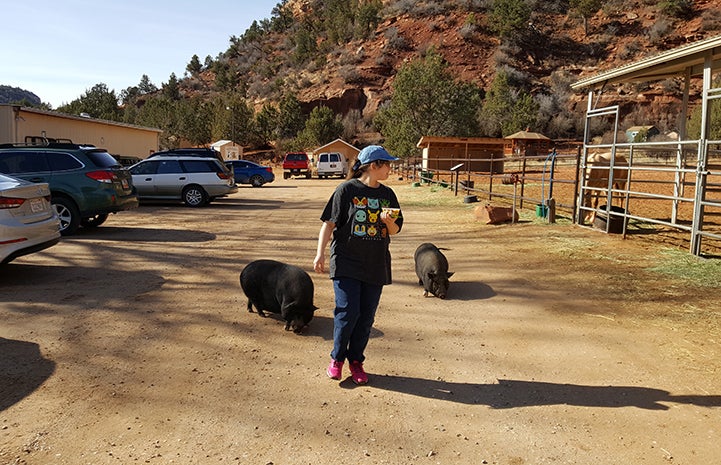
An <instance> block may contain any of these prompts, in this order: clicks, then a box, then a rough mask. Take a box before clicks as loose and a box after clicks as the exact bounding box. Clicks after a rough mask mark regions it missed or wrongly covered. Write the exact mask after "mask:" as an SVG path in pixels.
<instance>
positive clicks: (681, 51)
mask: <svg viewBox="0 0 721 465" xmlns="http://www.w3.org/2000/svg"><path fill="white" fill-rule="evenodd" d="M709 53H710V54H711V68H712V70H717V69H721V36H716V37H711V38H709V39H706V40H701V41H699V42H694V43H692V44H688V45H684V46H682V47H678V48H675V49H673V50H668V51H666V52H662V53H660V54H658V55H654V56H652V57H648V58H645V59H643V60H640V61H637V62H634V63H630V64H627V65H624V66H621V67H619V68H615V69H612V70H609V71H605V72H603V73H599V74H596V75H595V76H591V77H587V78H584V79H581V80H579V81H577V82H575V83H573V84H571V88H572V89H574V90H578V89H583V88H586V87H594V88H595V87H601V86H603V85H605V84H613V83H621V82H646V81H657V80H661V79H666V78H671V77H677V76H680V75H683V74H684V73H685V72H686V69H687V68H688V69H690V70H691V76H699V75H701V74H702V73H703V68H704V61H705V59H706V56H707V55H708V54H709Z"/></svg>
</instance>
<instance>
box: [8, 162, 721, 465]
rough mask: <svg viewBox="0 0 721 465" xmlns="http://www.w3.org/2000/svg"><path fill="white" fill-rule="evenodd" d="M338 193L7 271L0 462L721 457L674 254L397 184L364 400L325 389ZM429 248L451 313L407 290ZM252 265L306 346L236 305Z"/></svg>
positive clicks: (720, 390) (83, 240) (705, 364)
mask: <svg viewBox="0 0 721 465" xmlns="http://www.w3.org/2000/svg"><path fill="white" fill-rule="evenodd" d="M336 183H337V180H322V181H319V180H302V179H290V180H283V179H282V175H280V176H279V179H277V180H276V182H275V183H273V184H271V185H268V186H265V187H263V188H260V189H253V188H250V187H243V188H241V189H240V192H239V193H238V194H236V195H234V196H233V197H231V198H228V199H222V200H219V201H217V202H216V203H214V204H212V205H211V206H209V207H207V208H203V209H190V208H185V207H182V206H177V205H167V204H166V205H163V204H155V205H144V206H141V207H140V208H139V209H137V210H135V211H132V212H124V213H121V214H118V215H114V216H112V217H111V218H110V219H109V220H108V222H107V223H106V224H105V225H103V226H102V227H100V228H98V229H97V230H94V231H86V232H83V233H81V234H79V235H77V236H74V237H72V238H67V239H65V240H63V242H62V243H61V244H59V245H58V246H56V247H54V248H52V249H49V250H47V251H45V252H42V253H39V254H35V255H33V256H28V257H23V258H21V259H18V260H17V261H15V262H13V263H12V264H10V265H9V266H6V267H4V268H2V269H0V283H1V284H0V289H2V293H1V294H0V296H1V297H0V321H2V325H1V326H0V354H2V355H1V356H0V463H1V464H43V465H44V464H73V465H75V464H131V463H155V464H169V463H178V464H211V463H230V464H233V463H240V464H262V465H267V464H274V465H286V464H287V465H294V464H345V463H356V464H504V465H522V464H596V465H598V464H609V465H611V464H613V465H618V464H687V465H697V464H710V463H718V460H719V457H721V443H719V438H720V437H721V357H719V356H720V355H721V348H720V346H719V343H720V342H721V329H720V322H721V317H720V313H719V310H718V309H719V308H721V305H719V304H720V303H721V302H720V301H721V298H720V297H719V292H718V288H708V287H706V288H703V287H697V286H695V285H692V284H688V283H685V282H683V281H679V280H675V279H673V278H671V277H668V276H666V275H664V274H660V273H658V272H655V271H652V270H651V268H653V267H655V266H658V265H659V264H660V263H664V261H665V260H668V251H667V249H666V248H665V247H664V246H663V245H662V244H658V243H655V242H654V241H653V238H652V237H648V236H644V237H642V238H633V237H632V238H630V239H627V240H623V239H621V238H620V237H618V236H615V235H606V234H602V233H600V232H598V231H595V230H591V229H588V228H581V227H577V226H572V225H568V224H567V223H566V224H564V223H563V222H560V223H558V224H556V225H548V224H545V223H543V222H542V221H539V220H537V219H535V218H534V217H533V216H532V213H535V212H530V211H529V212H524V214H523V215H522V221H521V223H519V224H515V225H501V226H489V225H485V224H482V223H481V222H479V221H477V220H476V219H475V218H474V216H473V213H472V212H473V210H472V209H473V207H474V205H468V204H463V203H462V202H461V201H460V200H459V197H455V198H454V197H453V196H452V194H450V193H449V192H448V191H442V192H431V189H430V188H427V187H420V188H419V187H415V188H414V187H412V186H411V185H410V183H408V182H396V183H394V184H395V186H394V187H395V189H396V192H397V194H398V196H399V199H400V201H401V204H402V205H403V207H404V213H405V216H406V223H405V227H404V230H403V231H402V233H401V234H400V235H398V236H396V237H395V238H394V241H393V244H392V246H391V247H392V249H391V251H392V254H393V258H394V262H393V270H394V281H395V282H394V284H393V285H391V286H388V287H387V288H386V289H385V291H384V295H383V297H382V299H381V305H380V308H379V311H378V318H377V322H376V328H375V330H374V332H373V334H372V339H371V341H370V344H369V348H368V351H367V357H368V359H367V361H366V368H367V370H368V372H369V374H370V377H371V379H370V384H369V385H367V386H363V387H356V386H354V385H353V384H352V383H351V382H350V380H349V379H345V380H343V381H341V382H337V381H332V380H329V379H328V378H327V377H326V375H325V373H324V370H325V367H326V365H327V362H328V359H329V353H330V349H331V330H332V288H331V284H330V282H329V280H328V279H327V277H326V276H322V275H319V274H316V273H313V272H312V259H313V255H314V252H315V245H316V237H317V232H318V228H319V226H320V222H319V220H318V216H319V215H320V211H321V209H322V206H323V204H324V203H325V201H326V199H327V197H328V196H329V195H330V193H331V192H332V190H333V188H334V186H335V184H336ZM426 241H431V242H434V243H436V245H438V246H440V247H446V248H448V249H449V250H447V251H446V255H447V257H448V260H449V262H450V264H451V269H452V271H455V273H456V274H455V275H454V277H453V278H452V280H451V281H452V286H451V290H450V293H449V298H448V299H447V300H440V299H436V298H424V297H423V296H422V294H423V293H422V289H421V288H420V287H418V284H417V279H416V277H415V274H414V272H413V252H414V250H415V248H416V247H417V246H418V245H419V244H420V243H422V242H426ZM258 258H273V259H278V260H282V261H287V262H289V263H293V264H297V265H299V266H301V267H303V268H304V269H306V270H308V271H309V272H310V273H311V276H312V278H313V280H314V282H315V303H316V305H317V306H318V307H320V308H319V310H318V311H317V313H316V317H315V318H314V319H313V321H312V322H311V325H310V327H309V328H308V330H307V331H306V332H305V334H303V335H295V334H293V333H291V332H285V331H283V324H282V322H280V321H278V320H277V319H274V318H260V317H259V316H258V315H256V314H249V313H247V312H246V310H245V303H246V300H245V298H244V296H243V295H242V292H241V290H240V287H239V285H238V275H239V273H240V270H241V269H242V268H243V266H244V265H245V264H246V263H248V262H249V261H251V260H254V259H258Z"/></svg>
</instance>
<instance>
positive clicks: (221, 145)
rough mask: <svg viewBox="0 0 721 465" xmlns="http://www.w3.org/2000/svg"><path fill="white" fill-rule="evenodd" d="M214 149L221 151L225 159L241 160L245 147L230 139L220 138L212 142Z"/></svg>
mask: <svg viewBox="0 0 721 465" xmlns="http://www.w3.org/2000/svg"><path fill="white" fill-rule="evenodd" d="M210 147H211V148H212V149H213V150H216V151H218V152H220V155H221V156H222V157H223V160H240V159H242V158H243V147H242V146H240V145H238V144H236V143H235V142H233V141H230V140H219V141H218V142H214V143H212V144H210Z"/></svg>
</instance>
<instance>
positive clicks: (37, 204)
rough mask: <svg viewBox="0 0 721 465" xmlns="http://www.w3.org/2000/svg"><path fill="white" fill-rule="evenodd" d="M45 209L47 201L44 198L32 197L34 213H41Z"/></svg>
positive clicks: (31, 203)
mask: <svg viewBox="0 0 721 465" xmlns="http://www.w3.org/2000/svg"><path fill="white" fill-rule="evenodd" d="M44 210H45V203H44V202H43V200H42V199H31V200H30V211H32V212H33V213H39V212H41V211H44Z"/></svg>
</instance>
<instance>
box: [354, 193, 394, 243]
mask: <svg viewBox="0 0 721 465" xmlns="http://www.w3.org/2000/svg"><path fill="white" fill-rule="evenodd" d="M383 205H390V201H389V200H388V199H377V198H371V197H353V207H354V211H353V228H352V231H353V235H354V236H356V237H359V238H360V237H362V238H363V239H365V240H376V241H377V240H382V239H385V238H386V237H388V230H387V228H386V225H385V224H383V222H382V221H381V215H380V213H381V206H383Z"/></svg>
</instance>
